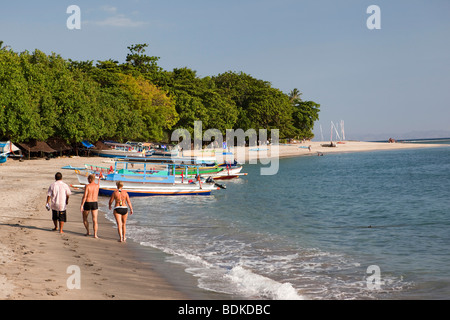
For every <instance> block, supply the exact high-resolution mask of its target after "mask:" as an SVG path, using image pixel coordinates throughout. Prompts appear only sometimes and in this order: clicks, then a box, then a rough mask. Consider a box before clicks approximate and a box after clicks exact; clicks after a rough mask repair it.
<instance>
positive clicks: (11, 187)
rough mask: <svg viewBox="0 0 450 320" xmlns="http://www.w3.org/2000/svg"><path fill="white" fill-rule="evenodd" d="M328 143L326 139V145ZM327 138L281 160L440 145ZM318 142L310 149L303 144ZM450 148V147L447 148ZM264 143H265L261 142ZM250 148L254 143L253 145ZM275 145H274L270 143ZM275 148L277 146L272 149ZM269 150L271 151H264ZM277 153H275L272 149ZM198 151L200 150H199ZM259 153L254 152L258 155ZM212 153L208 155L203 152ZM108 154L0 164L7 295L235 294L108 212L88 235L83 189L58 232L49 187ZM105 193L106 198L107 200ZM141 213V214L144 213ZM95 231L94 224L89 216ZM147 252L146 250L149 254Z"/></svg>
mask: <svg viewBox="0 0 450 320" xmlns="http://www.w3.org/2000/svg"><path fill="white" fill-rule="evenodd" d="M325 143H326V142H325ZM320 144H323V142H307V143H304V144H295V145H280V146H279V154H278V156H279V157H280V158H285V157H296V156H309V155H317V152H323V153H324V154H325V155H326V154H327V153H336V152H341V153H342V152H363V151H381V150H399V149H417V148H433V147H441V146H443V145H437V144H404V143H373V142H370V143H369V142H346V143H345V144H338V145H337V147H336V148H330V147H321V146H320ZM309 145H311V151H309V150H308V149H307V148H299V147H300V146H303V147H304V146H306V147H307V146H309ZM446 146H447V147H448V145H446ZM261 148H262V147H261ZM250 149H251V148H250ZM267 149H269V148H267ZM270 149H271V148H270ZM265 151H269V150H265ZM270 151H271V150H270ZM244 152H245V155H246V159H248V160H250V159H255V156H257V157H260V159H262V158H264V156H266V157H267V158H269V157H270V152H261V151H253V152H252V151H250V150H249V148H248V147H247V148H246V149H245V150H244ZM197 153H198V151H197ZM253 153H254V154H253ZM201 154H203V155H204V156H208V155H207V154H206V152H202V153H201ZM108 161H109V159H107V158H101V157H73V158H54V159H51V160H44V159H37V160H25V161H23V162H19V161H17V160H11V159H8V161H7V163H6V164H3V165H2V166H0V172H1V177H0V179H1V180H2V183H0V191H1V192H0V203H1V205H0V206H1V207H2V209H3V210H2V214H1V215H0V237H1V238H2V242H1V243H0V299H8V300H46V299H65V300H87V299H89V300H131V299H133V300H139V299H147V300H188V299H190V300H192V299H210V300H213V299H217V300H220V299H233V297H231V296H228V295H222V294H218V293H214V292H206V291H205V290H202V289H200V288H198V287H197V284H196V280H195V279H194V278H193V277H192V276H191V275H190V274H187V273H186V272H185V271H184V270H183V268H182V267H181V266H175V265H172V264H170V262H166V261H165V259H164V258H165V257H166V256H167V255H166V254H164V253H163V252H160V251H159V250H157V249H153V248H149V247H144V246H141V245H140V244H139V243H135V242H133V241H132V240H129V241H128V242H127V243H119V242H117V238H118V235H117V230H116V228H115V225H114V223H113V222H111V221H110V220H108V219H107V218H106V216H105V213H104V212H101V211H99V237H100V239H94V238H93V237H92V236H89V237H86V236H84V234H85V228H84V226H83V224H82V219H81V212H80V209H79V206H80V203H81V197H82V191H81V190H75V191H74V190H73V188H72V195H71V197H70V200H69V206H68V211H67V212H68V221H67V223H66V224H65V226H64V231H65V233H64V234H59V233H57V232H55V231H51V229H52V228H53V223H52V221H51V213H49V212H48V211H46V210H45V208H44V204H45V197H46V192H47V188H48V186H49V185H50V184H51V183H52V182H53V181H54V174H55V173H56V172H57V171H60V172H62V174H63V181H64V182H66V183H67V184H69V185H71V184H78V181H77V179H76V176H75V175H74V174H73V172H71V170H64V169H62V167H63V166H65V165H72V166H82V165H84V164H85V163H90V164H97V165H103V166H105V162H108ZM102 198H103V197H102ZM137 214H138V213H137ZM89 221H90V225H91V229H92V223H91V218H90V217H89ZM143 251H145V254H142V252H143ZM73 265H75V266H78V267H79V268H80V275H81V289H69V288H68V286H67V280H68V278H69V277H70V274H69V273H67V268H68V267H69V266H73Z"/></svg>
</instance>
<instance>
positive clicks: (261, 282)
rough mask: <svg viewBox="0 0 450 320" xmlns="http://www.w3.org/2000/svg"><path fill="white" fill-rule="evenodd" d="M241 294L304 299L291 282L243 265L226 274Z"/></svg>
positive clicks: (269, 297) (255, 296) (279, 298)
mask: <svg viewBox="0 0 450 320" xmlns="http://www.w3.org/2000/svg"><path fill="white" fill-rule="evenodd" d="M226 277H227V278H228V279H230V281H232V282H233V283H234V284H235V285H236V286H237V288H238V289H239V291H240V292H241V294H243V295H245V296H248V297H254V298H257V299H258V298H266V299H271V300H303V299H304V297H303V296H301V295H300V294H299V293H298V292H297V290H296V289H295V288H294V287H293V286H292V284H290V283H280V282H277V281H275V280H272V279H269V278H267V277H263V276H261V275H258V274H255V273H253V272H252V271H251V270H248V269H246V268H244V267H242V266H236V267H234V268H232V269H231V270H230V272H229V273H228V274H227V275H226Z"/></svg>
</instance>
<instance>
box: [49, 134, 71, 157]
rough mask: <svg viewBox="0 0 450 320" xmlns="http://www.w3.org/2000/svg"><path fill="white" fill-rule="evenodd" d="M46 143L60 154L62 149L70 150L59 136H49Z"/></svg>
mask: <svg viewBox="0 0 450 320" xmlns="http://www.w3.org/2000/svg"><path fill="white" fill-rule="evenodd" d="M47 144H48V145H49V146H50V148H53V149H55V150H58V151H59V152H60V155H62V153H63V151H67V150H72V148H71V147H69V146H68V145H67V144H65V142H64V141H63V140H62V139H61V138H50V139H48V140H47Z"/></svg>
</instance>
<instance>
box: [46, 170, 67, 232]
mask: <svg viewBox="0 0 450 320" xmlns="http://www.w3.org/2000/svg"><path fill="white" fill-rule="evenodd" d="M69 195H71V191H70V188H69V186H68V185H67V184H66V183H64V182H63V181H62V174H61V173H60V172H57V173H56V174H55V182H53V183H52V184H51V185H50V187H49V188H48V191H47V203H46V207H47V209H48V210H50V209H52V220H53V224H54V225H55V228H54V229H53V230H58V223H59V233H64V232H63V226H64V223H65V222H66V221H67V216H66V206H67V204H68V203H69Z"/></svg>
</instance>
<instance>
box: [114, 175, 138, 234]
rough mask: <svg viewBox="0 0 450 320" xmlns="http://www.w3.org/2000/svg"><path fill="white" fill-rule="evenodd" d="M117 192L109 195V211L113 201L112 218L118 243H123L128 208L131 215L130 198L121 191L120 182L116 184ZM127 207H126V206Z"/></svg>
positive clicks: (121, 184)
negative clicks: (113, 218) (114, 220)
mask: <svg viewBox="0 0 450 320" xmlns="http://www.w3.org/2000/svg"><path fill="white" fill-rule="evenodd" d="M116 185H117V190H115V191H114V192H113V194H112V195H111V199H109V210H111V209H112V203H113V201H115V205H114V217H115V218H116V222H117V231H118V232H119V237H120V239H119V242H125V241H126V237H125V233H126V230H127V228H126V224H127V218H128V207H130V214H133V206H132V205H131V201H130V197H129V196H128V193H127V192H126V191H125V190H122V187H123V183H122V181H118V182H117V184H116ZM127 205H128V206H127Z"/></svg>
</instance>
